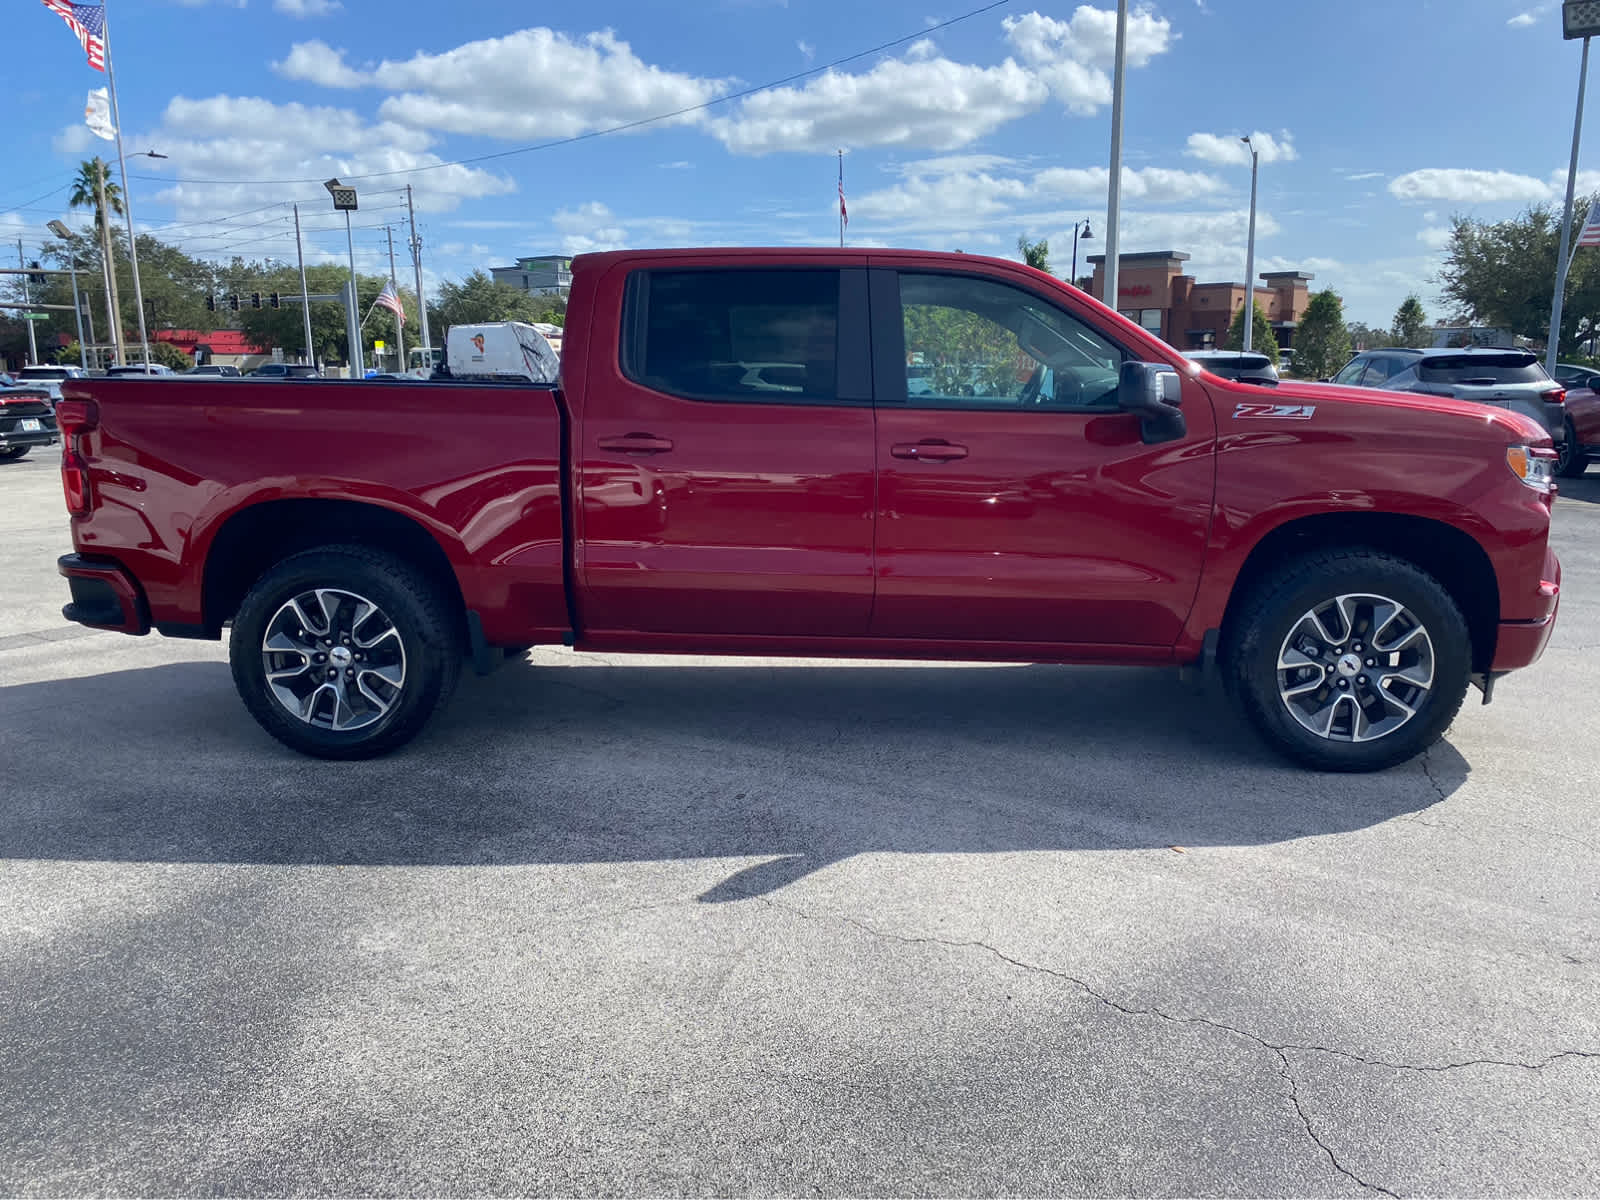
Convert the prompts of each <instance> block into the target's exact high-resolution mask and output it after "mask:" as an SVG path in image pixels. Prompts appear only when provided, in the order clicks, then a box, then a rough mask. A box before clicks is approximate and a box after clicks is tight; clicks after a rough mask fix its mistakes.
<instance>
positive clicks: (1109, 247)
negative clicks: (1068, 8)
mask: <svg viewBox="0 0 1600 1200" xmlns="http://www.w3.org/2000/svg"><path fill="white" fill-rule="evenodd" d="M1127 66H1128V0H1117V47H1116V62H1115V65H1114V66H1113V68H1112V76H1111V179H1110V184H1111V187H1110V190H1109V192H1108V193H1107V195H1106V200H1107V205H1106V293H1105V295H1104V296H1102V297H1101V299H1102V300H1104V301H1105V303H1107V304H1109V305H1110V306H1111V307H1112V308H1116V309H1119V310H1120V307H1121V306H1120V305H1119V304H1118V299H1119V297H1118V295H1117V291H1118V288H1117V282H1118V281H1117V275H1118V272H1119V270H1120V268H1121V266H1122V258H1121V255H1122V243H1121V238H1122V84H1123V77H1124V76H1125V75H1126V74H1127Z"/></svg>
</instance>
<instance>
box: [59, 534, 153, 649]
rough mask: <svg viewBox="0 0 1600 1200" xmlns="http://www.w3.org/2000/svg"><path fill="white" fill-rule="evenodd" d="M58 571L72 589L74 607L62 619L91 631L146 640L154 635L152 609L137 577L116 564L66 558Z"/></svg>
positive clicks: (76, 557)
mask: <svg viewBox="0 0 1600 1200" xmlns="http://www.w3.org/2000/svg"><path fill="white" fill-rule="evenodd" d="M56 570H57V571H59V572H60V573H61V574H62V575H63V576H65V578H66V580H67V583H68V585H69V586H70V587H71V588H72V603H71V604H68V605H67V606H66V607H65V608H63V609H62V610H61V615H62V616H63V617H65V618H66V619H67V620H69V621H76V622H77V623H78V624H79V625H87V626H89V628H91V629H109V630H112V631H114V632H116V633H131V634H134V635H136V636H143V635H144V634H147V633H149V632H150V606H149V605H148V604H147V603H145V598H144V593H143V592H142V591H141V590H140V589H139V584H138V583H137V582H136V581H135V580H134V578H133V576H131V575H129V574H128V573H127V571H125V570H123V569H122V567H120V566H119V565H117V564H116V563H114V562H105V561H102V560H96V559H88V558H84V557H83V556H82V555H81V554H64V555H62V556H61V557H60V558H59V559H57V560H56Z"/></svg>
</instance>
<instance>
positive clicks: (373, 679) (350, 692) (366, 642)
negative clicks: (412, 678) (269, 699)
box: [261, 588, 406, 733]
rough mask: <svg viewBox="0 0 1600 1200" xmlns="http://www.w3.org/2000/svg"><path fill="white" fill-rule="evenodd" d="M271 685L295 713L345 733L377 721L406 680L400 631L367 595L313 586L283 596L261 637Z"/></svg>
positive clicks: (280, 700)
mask: <svg viewBox="0 0 1600 1200" xmlns="http://www.w3.org/2000/svg"><path fill="white" fill-rule="evenodd" d="M261 665H262V669H263V671H264V673H265V675H266V679H267V687H268V689H269V690H270V691H271V693H272V695H273V697H274V698H275V699H276V700H277V702H278V703H279V704H280V705H282V706H283V708H284V709H285V710H286V711H288V712H289V713H290V714H291V715H292V716H294V717H296V718H298V719H299V720H301V721H304V722H305V723H306V724H307V725H313V726H316V727H318V728H321V729H331V730H334V731H336V732H341V733H343V732H347V731H350V730H355V729H363V728H365V727H367V726H369V725H371V724H373V723H374V722H377V721H380V720H382V719H383V717H384V716H385V715H387V714H388V713H389V712H390V711H391V710H392V709H393V708H394V706H395V705H396V704H397V703H399V701H400V696H401V693H402V692H403V691H404V689H405V683H406V653H405V646H404V644H403V643H402V641H401V638H400V631H399V630H398V629H396V628H395V625H394V622H393V621H392V620H390V618H389V617H388V616H387V615H386V614H385V613H384V611H383V610H382V609H381V608H379V607H378V606H377V605H376V604H374V603H373V602H372V601H371V600H368V599H367V598H366V597H365V596H361V595H358V594H357V593H355V592H351V591H346V590H343V589H340V588H316V589H313V590H311V591H306V592H301V593H300V594H298V595H296V596H293V597H291V598H290V599H289V600H288V601H287V602H285V603H284V604H283V605H282V606H281V607H280V608H279V609H278V611H277V612H275V613H274V614H273V616H272V619H271V620H270V621H268V622H267V627H266V632H265V633H264V634H263V636H262V639H261Z"/></svg>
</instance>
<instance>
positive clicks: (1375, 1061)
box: [753, 896, 1600, 1196]
mask: <svg viewBox="0 0 1600 1200" xmlns="http://www.w3.org/2000/svg"><path fill="white" fill-rule="evenodd" d="M753 899H756V900H759V901H760V902H761V903H762V904H764V905H766V906H767V907H768V908H775V909H779V910H782V911H783V912H787V913H790V914H792V915H793V916H796V917H799V918H800V919H801V920H804V921H833V922H836V923H839V924H843V925H848V926H850V927H851V928H853V929H855V930H857V931H859V932H861V933H864V934H866V935H867V936H868V937H872V938H877V939H881V940H883V941H891V942H900V943H902V944H904V945H911V946H918V945H934V946H943V947H946V948H948V949H953V950H981V951H983V952H985V953H987V954H989V955H991V956H992V957H994V958H997V959H999V960H1000V961H1001V962H1003V963H1006V964H1007V965H1009V966H1013V967H1016V968H1017V969H1018V970H1022V971H1028V972H1032V973H1035V974H1039V975H1048V976H1051V977H1052V978H1055V979H1059V980H1061V981H1062V982H1063V983H1069V984H1071V985H1072V986H1073V987H1075V988H1077V989H1078V990H1079V991H1081V992H1082V993H1083V994H1084V995H1086V996H1088V997H1090V998H1091V999H1093V1000H1095V1001H1097V1002H1098V1003H1100V1004H1102V1005H1104V1006H1105V1007H1107V1008H1109V1009H1112V1010H1114V1011H1115V1012H1119V1013H1121V1014H1123V1015H1124V1016H1129V1017H1149V1018H1154V1019H1156V1020H1159V1021H1166V1022H1169V1023H1171V1024H1174V1025H1202V1026H1206V1027H1209V1028H1211V1029H1215V1030H1218V1031H1220V1032H1222V1033H1227V1034H1231V1035H1233V1036H1234V1037H1238V1038H1242V1039H1244V1040H1245V1041H1248V1042H1252V1043H1254V1044H1255V1045H1256V1046H1259V1047H1260V1048H1261V1049H1263V1050H1267V1051H1269V1052H1271V1053H1272V1054H1273V1055H1275V1056H1276V1057H1277V1059H1278V1061H1279V1063H1280V1064H1281V1066H1282V1071H1281V1073H1282V1074H1283V1076H1284V1078H1285V1079H1286V1080H1288V1083H1289V1099H1290V1101H1291V1102H1292V1103H1293V1105H1294V1109H1295V1112H1296V1113H1297V1114H1298V1116H1299V1118H1300V1122H1301V1124H1302V1125H1303V1126H1304V1127H1305V1130H1306V1134H1307V1136H1309V1137H1310V1139H1311V1140H1312V1142H1314V1143H1315V1144H1316V1145H1317V1147H1318V1148H1319V1149H1321V1150H1322V1152H1323V1153H1324V1154H1325V1155H1327V1158H1328V1161H1329V1162H1330V1163H1332V1164H1333V1166H1334V1168H1335V1169H1336V1170H1337V1171H1338V1172H1339V1173H1340V1174H1342V1175H1345V1176H1347V1177H1348V1178H1350V1179H1351V1180H1353V1181H1354V1182H1355V1183H1357V1184H1359V1185H1360V1186H1361V1187H1363V1188H1366V1189H1368V1190H1369V1191H1372V1192H1375V1193H1377V1194H1379V1195H1384V1196H1395V1195H1396V1193H1394V1192H1391V1191H1390V1190H1389V1189H1387V1188H1385V1187H1383V1186H1381V1185H1379V1184H1375V1183H1369V1182H1367V1181H1366V1180H1364V1179H1362V1178H1361V1177H1360V1176H1358V1175H1356V1174H1355V1173H1354V1172H1352V1171H1350V1170H1349V1169H1348V1168H1346V1167H1345V1166H1344V1165H1343V1164H1342V1163H1340V1162H1339V1160H1338V1158H1337V1157H1335V1155H1334V1153H1333V1151H1332V1150H1331V1149H1329V1148H1328V1146H1327V1145H1326V1144H1325V1143H1324V1142H1323V1141H1322V1139H1321V1138H1320V1137H1318V1136H1317V1132H1316V1130H1315V1129H1314V1128H1313V1126H1312V1124H1311V1120H1310V1118H1309V1117H1308V1116H1307V1115H1306V1112H1305V1109H1304V1108H1303V1107H1302V1106H1301V1104H1300V1093H1299V1088H1298V1086H1297V1085H1296V1083H1295V1079H1294V1074H1293V1071H1292V1070H1291V1068H1290V1066H1289V1058H1288V1055H1289V1052H1291V1051H1295V1052H1299V1053H1305V1054H1326V1055H1330V1056H1332V1057H1335V1058H1343V1059H1348V1060H1350V1061H1351V1062H1356V1063H1360V1064H1361V1065H1363V1066H1368V1067H1382V1068H1385V1069H1388V1070H1393V1071H1416V1072H1423V1073H1439V1072H1444V1071H1459V1070H1463V1069H1465V1068H1469V1067H1510V1068H1516V1069H1520V1070H1524V1071H1542V1070H1543V1069H1544V1068H1545V1067H1547V1066H1549V1065H1550V1064H1551V1063H1554V1062H1558V1061H1560V1060H1562V1059H1567V1058H1585V1059H1600V1050H1560V1051H1556V1052H1554V1053H1552V1054H1547V1055H1546V1056H1545V1057H1544V1058H1542V1059H1539V1060H1538V1061H1537V1062H1523V1061H1520V1060H1517V1059H1503V1058H1472V1059H1466V1060H1464V1061H1462V1062H1447V1063H1403V1062H1392V1061H1390V1060H1387V1059H1381V1058H1366V1057H1364V1056H1363V1055H1360V1054H1356V1053H1355V1052H1353V1051H1350V1050H1341V1049H1338V1048H1337V1047H1333V1046H1315V1045H1302V1044H1299V1043H1293V1042H1284V1043H1278V1042H1271V1041H1268V1040H1267V1039H1266V1038H1264V1037H1262V1036H1260V1035H1259V1034H1255V1033H1251V1032H1250V1031H1249V1030H1248V1029H1241V1028H1239V1027H1238V1026H1237V1025H1230V1024H1228V1023H1227V1022H1226V1021H1218V1020H1214V1019H1213V1018H1211V1017H1202V1016H1180V1015H1176V1014H1173V1013H1169V1012H1166V1011H1164V1010H1163V1009H1159V1008H1134V1007H1131V1006H1129V1005H1126V1004H1122V1003H1120V1002H1119V1001H1116V1000H1113V999H1112V998H1111V997H1110V996H1107V995H1105V994H1104V993H1103V992H1099V991H1097V990H1095V989H1094V988H1093V987H1091V986H1090V985H1089V984H1088V983H1087V982H1085V981H1084V980H1082V979H1079V978H1078V977H1077V976H1075V975H1069V974H1067V973H1066V972H1065V971H1058V970H1056V969H1055V968H1053V967H1046V966H1041V965H1040V964H1038V963H1030V962H1024V961H1023V960H1022V959H1019V958H1013V957H1012V956H1011V955H1009V954H1007V953H1005V952H1004V951H1003V950H999V949H997V948H996V947H994V946H991V945H990V944H989V943H988V942H983V941H976V940H970V941H957V940H955V939H953V938H941V937H911V936H907V935H905V934H898V933H890V932H887V931H886V930H881V929H878V928H876V927H874V926H872V925H869V924H867V923H866V922H865V921H862V920H860V919H858V918H856V917H850V916H845V915H842V914H838V913H825V914H820V915H819V914H816V913H812V912H809V911H807V910H806V909H802V908H798V907H796V906H795V905H792V904H785V903H782V902H781V901H777V900H773V899H771V898H770V897H767V896H757V897H753Z"/></svg>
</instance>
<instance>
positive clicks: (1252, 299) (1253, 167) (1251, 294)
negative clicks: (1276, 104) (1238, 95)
mask: <svg viewBox="0 0 1600 1200" xmlns="http://www.w3.org/2000/svg"><path fill="white" fill-rule="evenodd" d="M1239 140H1240V141H1241V142H1243V143H1244V144H1245V145H1246V146H1249V147H1250V236H1249V240H1248V241H1247V242H1246V243H1245V250H1244V352H1245V353H1246V354H1249V353H1250V351H1251V349H1253V348H1254V346H1255V332H1256V171H1257V168H1258V167H1260V166H1261V152H1260V151H1259V150H1257V149H1256V144H1255V143H1254V142H1252V141H1251V140H1250V139H1249V137H1248V136H1246V137H1242V138H1240V139H1239Z"/></svg>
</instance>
